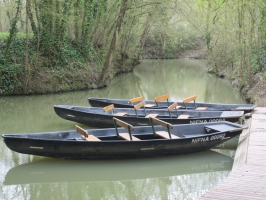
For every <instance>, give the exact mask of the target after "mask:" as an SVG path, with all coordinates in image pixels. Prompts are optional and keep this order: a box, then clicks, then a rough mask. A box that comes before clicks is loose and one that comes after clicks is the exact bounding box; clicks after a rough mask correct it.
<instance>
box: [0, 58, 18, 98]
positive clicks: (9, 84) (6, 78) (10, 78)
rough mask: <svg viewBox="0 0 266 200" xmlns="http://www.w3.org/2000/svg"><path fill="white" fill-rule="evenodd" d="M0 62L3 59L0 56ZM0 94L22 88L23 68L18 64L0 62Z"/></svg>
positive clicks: (10, 92)
mask: <svg viewBox="0 0 266 200" xmlns="http://www.w3.org/2000/svg"><path fill="white" fill-rule="evenodd" d="M0 59H1V60H0V62H1V63H2V62H3V60H2V58H0ZM0 77H1V79H0V94H14V93H15V92H16V90H21V89H22V86H23V85H22V81H21V80H22V77H23V68H22V67H21V66H19V65H12V64H9V63H8V64H7V63H5V65H2V64H0Z"/></svg>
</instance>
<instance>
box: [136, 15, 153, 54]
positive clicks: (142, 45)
mask: <svg viewBox="0 0 266 200" xmlns="http://www.w3.org/2000/svg"><path fill="white" fill-rule="evenodd" d="M151 16H152V14H151V13H149V14H148V16H147V20H146V22H145V24H144V30H143V32H142V34H141V37H140V51H139V54H138V57H140V55H141V54H142V51H143V47H144V44H145V39H146V35H147V34H148V31H149V28H150V25H151V23H150V21H151Z"/></svg>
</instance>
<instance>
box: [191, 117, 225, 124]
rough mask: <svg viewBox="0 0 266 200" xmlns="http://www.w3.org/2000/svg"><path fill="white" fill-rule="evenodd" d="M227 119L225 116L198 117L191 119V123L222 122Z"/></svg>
mask: <svg viewBox="0 0 266 200" xmlns="http://www.w3.org/2000/svg"><path fill="white" fill-rule="evenodd" d="M222 121H225V118H218V119H196V120H190V124H200V123H207V122H222Z"/></svg>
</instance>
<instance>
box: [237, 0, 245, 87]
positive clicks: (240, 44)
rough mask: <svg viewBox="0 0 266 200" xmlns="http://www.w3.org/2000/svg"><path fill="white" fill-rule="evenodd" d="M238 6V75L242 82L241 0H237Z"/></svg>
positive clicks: (241, 82)
mask: <svg viewBox="0 0 266 200" xmlns="http://www.w3.org/2000/svg"><path fill="white" fill-rule="evenodd" d="M239 5H240V7H239V8H238V29H239V30H238V42H239V50H240V52H239V54H240V61H239V62H240V63H239V77H240V84H243V49H242V48H243V44H242V42H243V41H242V26H243V9H244V8H243V0H239Z"/></svg>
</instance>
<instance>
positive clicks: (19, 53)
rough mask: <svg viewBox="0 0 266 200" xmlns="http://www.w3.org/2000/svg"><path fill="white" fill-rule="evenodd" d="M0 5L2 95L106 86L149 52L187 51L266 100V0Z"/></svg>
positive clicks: (72, 0)
mask: <svg viewBox="0 0 266 200" xmlns="http://www.w3.org/2000/svg"><path fill="white" fill-rule="evenodd" d="M0 5H1V6H0V74H1V79H0V95H13V94H42V93H53V92H61V91H71V90H80V89H89V88H99V87H104V86H107V85H108V83H109V82H110V80H111V79H112V77H114V76H115V75H116V74H119V73H123V72H130V71H132V70H133V69H134V67H135V66H136V65H138V64H139V63H140V62H141V60H143V59H145V58H159V59H161V58H163V59H166V58H180V57H182V56H187V57H193V58H204V59H207V60H208V70H209V72H213V73H215V74H217V75H218V76H222V77H226V78H229V79H231V80H232V84H233V85H234V86H235V87H237V88H238V89H239V91H241V92H242V93H243V94H244V95H245V96H246V98H247V100H248V101H250V102H253V103H256V104H258V105H264V106H265V105H266V100H265V99H266V98H265V97H266V96H265V94H266V66H265V62H266V0H259V1H257V0H256V1H255V0H231V1H229V0H186V1H182V0H160V1H156V0H145V1H143V0H23V1H22V0H15V1H11V0H3V1H1V2H0ZM190 52H197V55H195V54H190Z"/></svg>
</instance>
